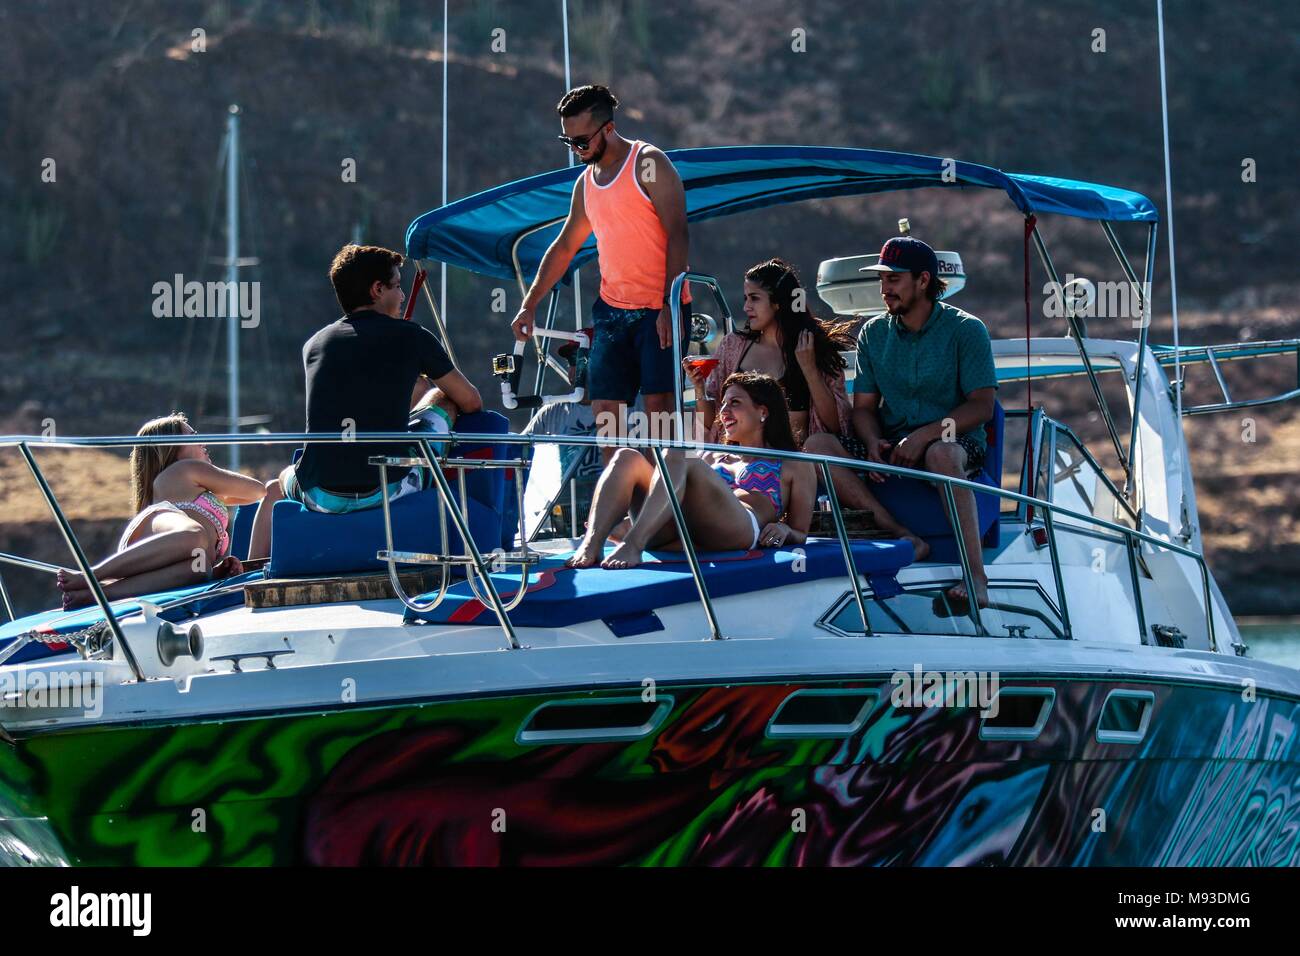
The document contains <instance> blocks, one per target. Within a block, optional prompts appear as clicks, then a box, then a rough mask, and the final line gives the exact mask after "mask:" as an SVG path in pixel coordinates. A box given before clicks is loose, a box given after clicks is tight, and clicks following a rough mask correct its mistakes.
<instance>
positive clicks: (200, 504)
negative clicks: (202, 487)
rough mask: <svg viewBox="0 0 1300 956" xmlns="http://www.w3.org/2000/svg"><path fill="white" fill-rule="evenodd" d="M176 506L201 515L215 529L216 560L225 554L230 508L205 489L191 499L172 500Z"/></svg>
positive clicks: (227, 542) (228, 539) (227, 541)
mask: <svg viewBox="0 0 1300 956" xmlns="http://www.w3.org/2000/svg"><path fill="white" fill-rule="evenodd" d="M173 504H175V506H176V507H177V508H180V509H181V510H182V511H190V512H193V513H194V514H196V515H201V516H202V517H204V518H206V519H207V520H208V522H209V523H210V524H211V525H212V526H213V528H215V529H216V532H217V560H220V559H222V558H224V557H225V556H226V553H227V552H228V551H229V550H230V531H229V530H228V529H229V528H230V509H229V508H227V507H226V506H225V505H224V504H222V503H221V499H220V498H218V497H217V496H216V495H214V494H213V493H212V492H210V491H205V492H203V493H202V494H200V495H199V496H198V497H197V498H195V499H194V500H193V501H177V502H173Z"/></svg>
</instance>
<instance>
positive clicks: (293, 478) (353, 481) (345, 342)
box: [248, 245, 483, 559]
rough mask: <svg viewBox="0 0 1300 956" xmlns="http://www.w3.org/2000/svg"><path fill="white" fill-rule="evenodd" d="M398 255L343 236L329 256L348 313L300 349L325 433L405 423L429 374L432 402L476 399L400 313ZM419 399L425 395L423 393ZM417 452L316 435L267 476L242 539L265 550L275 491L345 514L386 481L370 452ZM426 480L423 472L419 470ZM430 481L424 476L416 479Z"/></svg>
mask: <svg viewBox="0 0 1300 956" xmlns="http://www.w3.org/2000/svg"><path fill="white" fill-rule="evenodd" d="M401 266H402V256H401V255H400V254H398V253H396V252H393V251H392V250H391V249H384V248H381V247H379V246H355V245H347V246H344V247H343V248H342V249H341V250H340V251H339V253H338V255H336V256H335V257H334V262H333V263H332V264H331V265H330V282H331V283H332V284H333V286H334V294H335V295H336V296H337V297H338V300H339V305H341V306H342V307H343V311H344V312H345V313H346V315H344V316H343V317H342V318H341V319H339V320H338V321H337V322H333V323H331V324H330V325H327V326H325V328H323V329H321V330H320V331H319V332H317V333H316V334H315V335H313V336H312V337H311V338H310V339H308V340H307V344H306V345H304V346H303V349H302V361H303V367H304V368H305V370H306V373H307V429H306V430H307V431H308V432H323V433H330V434H335V435H337V434H341V433H355V432H398V431H405V430H406V427H407V422H408V420H409V418H410V412H411V406H412V396H413V395H416V394H419V393H418V392H417V391H416V383H417V382H418V381H420V380H421V379H422V378H427V379H428V380H429V381H431V382H432V383H433V386H434V388H435V389H436V393H435V402H436V404H439V405H442V406H444V407H446V406H451V410H453V411H459V412H476V411H478V410H479V409H481V408H482V407H483V400H482V398H480V397H479V393H478V389H476V388H475V387H474V386H473V385H471V384H470V382H469V381H468V380H467V379H466V378H465V376H464V375H462V374H461V373H460V372H459V371H457V369H456V367H455V366H454V365H452V362H451V359H450V358H448V356H447V352H446V350H445V349H444V348H443V347H442V345H441V344H439V342H438V340H437V339H435V338H434V337H433V334H432V333H430V332H429V330H428V329H425V328H424V327H422V326H420V325H417V324H416V323H415V322H409V321H403V319H402V304H403V302H404V301H405V299H406V294H405V293H404V292H403V291H402V274H401ZM421 404H429V402H428V401H425V402H423V403H421ZM413 454H418V452H416V451H415V449H414V447H411V446H407V445H405V444H400V445H387V444H368V445H367V444H361V443H352V442H345V443H343V444H338V443H334V444H326V445H314V444H309V445H306V446H305V447H304V448H303V453H302V458H300V459H299V460H298V462H297V464H294V465H290V466H289V467H288V468H286V469H284V471H282V472H281V473H280V476H279V478H277V479H275V480H273V481H269V482H267V485H266V497H265V498H264V499H262V503H261V505H259V506H258V510H257V516H256V518H255V519H254V521H253V531H252V538H251V540H250V542H249V550H248V556H249V558H250V559H255V558H262V557H266V556H267V555H268V554H270V552H271V510H272V508H273V507H274V505H275V502H276V501H278V500H280V499H281V498H289V499H291V500H293V501H299V502H302V503H303V504H304V505H305V506H306V507H307V508H309V509H311V510H312V511H320V512H325V513H327V514H343V513H345V512H348V511H359V510H361V509H363V508H377V507H379V506H380V504H381V503H382V498H381V495H383V494H384V493H385V489H381V488H380V487H379V470H378V469H377V468H376V467H375V466H374V465H371V464H370V462H369V459H370V457H371V456H372V455H396V456H407V455H413ZM421 474H422V475H423V476H424V481H425V482H427V481H428V473H427V471H425V470H421ZM405 477H406V475H405V473H404V472H403V473H399V474H398V475H397V477H396V479H395V480H393V482H392V483H391V484H390V485H389V487H388V489H387V494H388V498H389V500H390V501H392V500H393V499H394V498H396V497H398V496H400V495H401V494H402V493H404V491H405V490H409V488H410V487H411V485H410V484H408V485H406V487H405V488H404V487H403V478H405ZM423 487H427V484H425V485H423Z"/></svg>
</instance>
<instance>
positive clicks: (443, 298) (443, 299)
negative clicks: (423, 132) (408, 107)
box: [438, 0, 451, 338]
mask: <svg viewBox="0 0 1300 956" xmlns="http://www.w3.org/2000/svg"><path fill="white" fill-rule="evenodd" d="M447 4H448V0H442V204H443V205H444V206H446V205H447V50H448V44H447V38H448V34H449V32H450V30H449V29H448V15H447ZM441 266H442V269H441V273H442V288H441V294H440V296H439V299H438V314H439V315H441V316H442V322H443V327H444V328H446V329H447V330H448V331H447V333H446V334H447V336H448V338H450V337H451V331H450V325H451V319H450V317H449V316H448V315H447V263H446V262H443V263H441Z"/></svg>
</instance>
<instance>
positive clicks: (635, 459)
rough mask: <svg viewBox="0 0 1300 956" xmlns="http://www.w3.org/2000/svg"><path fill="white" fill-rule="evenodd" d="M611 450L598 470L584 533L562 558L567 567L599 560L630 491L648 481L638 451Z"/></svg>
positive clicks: (648, 469) (624, 511)
mask: <svg viewBox="0 0 1300 956" xmlns="http://www.w3.org/2000/svg"><path fill="white" fill-rule="evenodd" d="M613 451H614V453H615V454H614V457H613V460H612V461H611V462H610V463H609V465H607V466H606V468H605V470H604V471H602V472H601V473H600V481H598V482H597V483H596V491H595V494H594V495H593V497H592V499H591V512H590V514H589V516H588V518H587V533H586V534H585V535H584V536H583V539H582V543H581V544H580V545H579V546H578V550H577V551H575V552H574V555H573V557H571V558H570V559H569V560H568V561H567V562H566V564H567V565H568V566H569V567H571V568H589V567H591V566H592V565H594V564H596V562H598V561H599V560H600V558H601V555H602V554H604V552H605V541H606V540H607V539H608V538H609V533H610V532H611V531H612V530H613V529H614V526H615V525H617V524H618V523H619V521H621V520H622V519H623V518H624V517H626V516H627V512H628V508H630V507H631V504H632V498H633V495H634V493H635V492H636V490H637V489H638V488H646V487H649V485H650V479H651V474H652V473H653V468H651V466H650V463H649V462H648V461H646V460H645V458H644V457H643V456H642V455H641V454H640V453H639V452H637V451H636V450H635V449H632V448H618V449H613Z"/></svg>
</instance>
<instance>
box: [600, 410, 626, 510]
mask: <svg viewBox="0 0 1300 956" xmlns="http://www.w3.org/2000/svg"><path fill="white" fill-rule="evenodd" d="M591 414H592V416H593V417H594V418H595V420H596V434H597V436H599V437H601V438H625V437H626V436H627V406H626V405H624V404H623V403H622V402H615V401H612V400H610V399H606V398H598V399H593V400H592V402H591ZM616 451H618V449H617V448H614V447H613V446H607V447H604V448H602V449H601V450H600V456H601V460H602V461H603V462H604V463H605V467H606V468H608V467H609V463H610V461H611V460H612V459H613V457H614V453H615V452H616ZM592 503H593V504H595V502H592Z"/></svg>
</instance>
